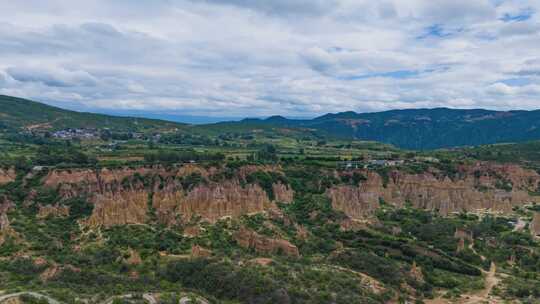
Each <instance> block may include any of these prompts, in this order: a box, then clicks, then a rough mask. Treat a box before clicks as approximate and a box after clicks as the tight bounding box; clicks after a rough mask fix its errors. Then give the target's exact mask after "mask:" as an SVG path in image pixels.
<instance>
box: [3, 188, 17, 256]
mask: <svg viewBox="0 0 540 304" xmlns="http://www.w3.org/2000/svg"><path fill="white" fill-rule="evenodd" d="M11 208H13V203H12V202H11V201H10V200H9V199H8V198H7V197H5V196H3V197H0V246H2V245H3V244H4V243H5V241H6V239H7V238H8V237H16V236H17V233H16V232H15V230H13V228H11V225H10V222H9V218H8V211H9V210H10V209H11Z"/></svg>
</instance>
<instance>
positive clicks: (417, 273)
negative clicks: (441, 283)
mask: <svg viewBox="0 0 540 304" xmlns="http://www.w3.org/2000/svg"><path fill="white" fill-rule="evenodd" d="M409 276H410V277H411V278H413V279H414V280H415V281H417V282H419V283H424V282H425V279H424V274H423V273H422V268H420V267H419V266H417V265H416V261H414V262H413V264H412V266H411V270H410V271H409Z"/></svg>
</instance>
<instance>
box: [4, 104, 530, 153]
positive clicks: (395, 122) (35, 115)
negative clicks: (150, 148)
mask: <svg viewBox="0 0 540 304" xmlns="http://www.w3.org/2000/svg"><path fill="white" fill-rule="evenodd" d="M539 127H540V110H535V111H523V110H520V111H493V110H484V109H449V108H434V109H406V110H390V111H384V112H373V113H356V112H352V111H348V112H341V113H335V114H334V113H329V114H325V115H323V116H320V117H316V118H314V119H288V118H285V117H283V116H271V117H269V118H267V119H259V118H246V119H244V120H242V121H237V122H220V123H214V124H204V125H197V126H191V125H187V124H181V123H175V122H169V121H165V120H156V119H146V118H135V117H119V116H110V115H104V114H92V113H82V112H75V111H69V110H64V109H60V108H56V107H52V106H48V105H45V104H42V103H38V102H34V101H29V100H26V99H21V98H16V97H9V96H2V95H0V128H14V129H21V128H26V129H45V130H59V129H65V128H95V129H104V128H109V129H114V130H115V131H137V132H140V131H156V130H181V131H183V132H187V133H193V134H202V135H211V136H219V135H222V134H227V133H238V132H240V133H241V132H252V131H254V130H267V131H268V132H276V130H277V129H284V128H286V129H290V130H293V129H294V130H296V131H297V133H298V134H306V133H309V134H315V135H316V136H317V137H320V138H329V139H343V140H365V141H377V142H382V143H386V144H392V145H394V146H397V147H399V148H404V149H413V150H430V149H439V148H453V147H463V146H478V145H486V144H496V143H512V142H526V141H531V140H538V139H540V128H539Z"/></svg>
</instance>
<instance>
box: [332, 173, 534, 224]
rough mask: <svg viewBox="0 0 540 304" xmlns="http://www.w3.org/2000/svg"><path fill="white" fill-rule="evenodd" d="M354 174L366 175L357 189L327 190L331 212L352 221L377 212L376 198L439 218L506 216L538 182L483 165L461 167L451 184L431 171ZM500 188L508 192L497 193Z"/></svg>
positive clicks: (525, 199) (530, 175)
mask: <svg viewBox="0 0 540 304" xmlns="http://www.w3.org/2000/svg"><path fill="white" fill-rule="evenodd" d="M358 172H359V173H360V174H362V175H363V176H366V180H365V181H363V182H361V183H360V185H358V186H335V187H333V188H331V189H329V190H328V191H327V195H328V197H329V198H330V199H331V200H332V205H333V206H334V208H336V209H337V210H341V211H343V212H344V213H345V214H347V215H348V216H350V217H352V218H362V217H366V216H369V215H370V214H371V213H372V212H373V211H374V210H375V209H377V208H378V200H379V198H380V199H382V200H384V201H385V202H387V203H390V204H393V205H396V206H398V207H401V206H404V205H405V204H406V203H407V202H409V203H411V204H412V205H413V206H414V207H416V208H422V209H428V210H436V211H438V212H439V213H440V214H442V215H448V214H450V213H452V212H461V211H474V210H479V209H486V210H487V209H489V210H492V211H498V212H510V211H511V210H512V207H514V206H518V205H523V204H525V203H527V202H530V201H531V200H533V198H531V197H530V196H529V191H533V190H534V189H537V188H538V185H539V182H540V175H538V174H537V173H536V172H535V171H532V170H526V169H523V168H521V167H519V166H514V165H493V164H486V163H479V164H476V165H474V166H462V167H460V168H459V174H458V176H456V177H453V179H451V178H450V177H448V176H446V175H444V174H442V173H441V172H438V171H437V170H430V171H428V172H425V173H422V174H409V173H405V172H402V171H397V170H395V171H392V172H390V173H389V175H388V177H387V179H386V180H383V178H382V177H381V176H379V175H378V174H377V173H375V172H372V171H367V170H358ZM501 185H505V187H508V185H511V187H512V189H511V190H510V191H507V190H508V189H506V190H503V189H500V188H502V187H501Z"/></svg>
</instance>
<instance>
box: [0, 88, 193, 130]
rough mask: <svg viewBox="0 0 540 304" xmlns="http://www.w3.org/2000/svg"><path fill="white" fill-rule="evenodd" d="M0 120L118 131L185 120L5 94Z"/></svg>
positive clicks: (8, 123)
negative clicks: (81, 109)
mask: <svg viewBox="0 0 540 304" xmlns="http://www.w3.org/2000/svg"><path fill="white" fill-rule="evenodd" d="M0 123H1V124H2V125H3V126H8V127H12V128H24V127H26V128H28V127H30V128H31V127H36V128H38V129H51V130H58V129H65V128H110V129H112V130H116V131H144V130H152V129H174V128H183V127H185V125H184V124H179V123H174V122H167V121H162V120H154V119H144V118H133V117H117V116H109V115H103V114H93V113H82V112H75V111H68V110H64V109H60V108H56V107H52V106H48V105H45V104H42V103H39V102H34V101H30V100H26V99H22V98H16V97H10V96H5V95H0Z"/></svg>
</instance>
